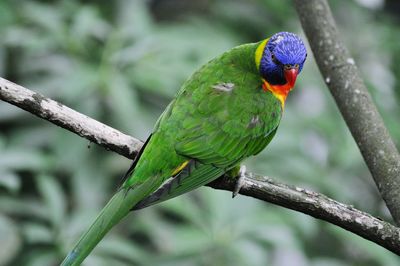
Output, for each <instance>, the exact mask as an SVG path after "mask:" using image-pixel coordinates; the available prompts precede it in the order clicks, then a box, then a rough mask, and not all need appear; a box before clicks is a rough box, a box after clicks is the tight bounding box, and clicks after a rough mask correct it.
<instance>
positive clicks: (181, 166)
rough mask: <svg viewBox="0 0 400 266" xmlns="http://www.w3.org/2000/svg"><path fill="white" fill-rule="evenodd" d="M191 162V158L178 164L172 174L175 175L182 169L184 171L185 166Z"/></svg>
mask: <svg viewBox="0 0 400 266" xmlns="http://www.w3.org/2000/svg"><path fill="white" fill-rule="evenodd" d="M188 163H189V160H187V161H185V162H183V164H181V165H180V166H178V167H177V168H176V169H175V170H174V172H172V174H171V176H175V175H177V174H178V173H179V172H180V171H182V169H183V168H185V166H186V165H187V164H188Z"/></svg>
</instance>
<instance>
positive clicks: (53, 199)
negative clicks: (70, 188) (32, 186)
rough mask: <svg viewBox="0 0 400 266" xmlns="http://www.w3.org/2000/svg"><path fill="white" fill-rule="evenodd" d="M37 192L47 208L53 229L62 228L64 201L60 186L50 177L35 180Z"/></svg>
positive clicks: (39, 177)
mask: <svg viewBox="0 0 400 266" xmlns="http://www.w3.org/2000/svg"><path fill="white" fill-rule="evenodd" d="M36 182H37V186H38V190H39V192H40V194H41V196H42V198H43V200H44V202H45V204H46V206H47V209H48V216H49V219H50V221H51V222H52V224H53V226H54V227H55V228H59V227H62V226H63V221H64V215H65V210H66V200H65V196H64V192H63V190H62V188H61V186H60V184H59V183H58V182H57V181H56V180H55V179H54V178H52V177H51V176H48V175H40V176H38V177H37V178H36Z"/></svg>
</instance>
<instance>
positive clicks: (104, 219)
mask: <svg viewBox="0 0 400 266" xmlns="http://www.w3.org/2000/svg"><path fill="white" fill-rule="evenodd" d="M155 183H156V182H154V179H153V178H150V179H149V180H148V181H146V182H144V183H143V184H140V185H138V186H136V187H135V188H133V189H132V188H122V189H120V190H119V191H118V192H117V193H116V194H115V195H114V196H113V197H112V198H111V200H110V201H109V202H108V203H107V205H106V206H105V207H104V208H103V210H102V211H101V212H100V214H99V216H98V217H97V218H96V220H95V221H94V223H93V224H92V225H91V226H90V228H89V229H88V230H87V231H86V233H85V234H84V235H83V236H82V237H81V239H80V240H79V241H78V243H77V244H76V245H75V247H74V249H73V250H72V251H71V252H70V253H69V254H68V255H67V257H66V258H65V259H64V261H63V262H62V263H61V266H77V265H80V264H81V263H82V261H83V260H84V259H85V258H86V257H87V256H88V255H89V253H90V252H91V251H92V250H93V249H94V247H95V246H96V245H97V244H98V243H99V242H100V240H101V239H102V238H103V237H104V236H105V235H106V234H107V232H108V231H110V230H111V228H112V227H113V226H114V225H115V224H117V223H118V222H119V221H121V220H122V218H124V217H125V216H126V215H127V214H128V213H129V211H130V209H131V208H132V207H133V206H135V205H136V204H137V203H138V202H139V201H140V200H141V199H143V198H144V197H146V196H147V195H149V194H150V193H151V192H152V191H153V190H155V189H156V187H157V184H155Z"/></svg>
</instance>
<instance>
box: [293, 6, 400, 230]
mask: <svg viewBox="0 0 400 266" xmlns="http://www.w3.org/2000/svg"><path fill="white" fill-rule="evenodd" d="M295 5H296V9H297V13H298V14H299V17H300V21H301V24H302V26H303V29H304V31H305V33H306V35H307V38H308V40H309V42H310V46H311V49H312V51H313V53H314V56H315V59H316V61H317V63H318V67H319V69H320V71H321V73H322V75H323V77H324V79H325V82H326V84H327V85H328V87H329V89H330V91H331V94H332V95H333V97H334V99H335V101H336V104H337V105H338V107H339V109H340V112H341V113H342V115H343V118H344V120H345V121H346V123H347V126H348V127H349V129H350V131H351V133H352V135H353V137H354V139H355V141H356V143H357V145H358V147H359V149H360V151H361V153H362V155H363V157H364V160H365V162H366V164H367V165H368V168H369V170H370V172H371V174H372V176H373V178H374V180H375V183H376V185H377V187H378V189H379V191H380V193H381V195H382V198H383V199H384V201H385V202H386V205H387V207H388V209H389V211H390V213H391V214H392V216H393V218H394V220H395V221H396V223H397V224H398V225H400V155H399V152H398V151H397V149H396V146H395V144H394V142H393V140H392V139H391V137H390V135H389V133H388V131H387V129H386V127H385V125H384V123H383V121H382V118H381V116H380V115H379V113H378V111H377V109H376V107H375V105H374V103H373V101H372V98H371V96H370V94H369V93H368V90H367V88H366V87H365V84H364V82H363V80H362V79H361V77H360V75H359V74H358V70H357V67H356V65H355V63H354V59H353V58H352V57H351V56H350V53H349V51H348V50H347V48H346V47H345V45H344V43H343V42H342V41H341V38H340V36H339V33H338V30H337V28H336V25H335V21H334V18H333V16H332V13H331V10H330V8H329V5H328V2H327V1H326V0H308V1H303V0H295Z"/></svg>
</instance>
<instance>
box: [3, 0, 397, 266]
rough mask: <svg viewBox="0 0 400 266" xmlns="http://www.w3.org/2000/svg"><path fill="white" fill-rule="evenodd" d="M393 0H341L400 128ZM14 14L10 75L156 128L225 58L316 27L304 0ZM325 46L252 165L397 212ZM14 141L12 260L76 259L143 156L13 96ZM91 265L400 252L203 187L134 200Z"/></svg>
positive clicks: (30, 4) (123, 120) (7, 110)
mask: <svg viewBox="0 0 400 266" xmlns="http://www.w3.org/2000/svg"><path fill="white" fill-rule="evenodd" d="M389 2H394V1H389ZM389 2H387V3H385V2H384V1H383V0H382V1H366V0H363V1H361V0H358V1H345V0H341V1H331V5H332V8H333V10H334V13H335V16H336V18H337V20H338V22H339V27H340V31H341V32H342V34H343V38H344V40H345V41H346V43H347V44H348V45H349V46H350V49H351V50H352V54H353V55H354V59H355V61H356V62H357V64H358V65H359V66H360V70H361V72H362V75H363V76H364V77H365V79H366V82H367V85H368V87H369V89H370V91H371V93H372V94H373V96H374V100H375V102H376V103H377V105H378V108H379V110H380V112H381V113H382V115H383V117H384V119H385V122H386V124H387V125H388V127H389V130H390V133H391V134H392V136H393V137H394V139H395V140H396V141H397V143H399V142H400V124H399V115H400V108H399V104H398V102H399V98H400V93H399V91H400V90H399V86H400V85H399V83H398V82H397V78H399V77H400V72H399V68H398V63H397V62H398V59H399V58H400V46H399V45H398V44H399V41H400V37H399V36H400V29H399V27H398V25H399V20H398V19H399V18H398V17H397V18H396V17H395V16H394V15H393V14H392V15H391V14H389V13H388V10H387V9H384V7H385V4H388V3H389ZM368 3H378V4H379V3H381V4H382V5H381V6H379V5H378V6H371V5H367V4H368ZM0 27H1V28H0V36H1V37H0V76H2V77H5V78H8V79H10V80H12V81H14V82H17V83H20V84H22V85H24V86H26V87H28V88H30V89H33V90H36V91H38V92H40V93H42V94H44V95H46V96H48V97H51V98H53V99H55V100H58V101H60V102H62V103H64V104H66V105H68V106H70V107H72V108H74V109H76V110H78V111H80V112H82V113H85V114H87V115H89V116H91V117H94V118H95V119H98V120H100V121H102V122H104V123H106V124H109V125H110V126H113V127H115V128H117V129H120V130H122V131H124V132H127V133H129V134H131V135H133V136H135V137H138V138H141V139H145V138H146V136H147V135H148V134H149V133H150V132H151V129H152V126H153V124H154V122H155V121H156V119H157V117H158V116H159V115H160V113H161V112H162V110H163V108H164V107H165V106H166V104H167V103H168V101H169V100H170V99H171V98H172V97H173V96H174V94H175V92H176V91H177V90H178V88H179V86H180V84H182V82H183V81H184V80H185V79H186V78H187V77H188V76H189V75H190V74H191V73H192V72H193V71H194V70H195V69H196V68H198V67H199V66H201V65H202V64H204V63H206V62H207V61H208V60H209V59H211V58H213V57H214V56H216V55H218V54H219V53H221V52H223V51H225V50H227V49H229V48H231V47H233V46H236V45H238V44H241V43H246V42H254V41H258V40H260V39H262V38H265V37H268V36H269V35H271V34H272V33H274V32H277V31H294V32H298V33H299V34H302V32H301V28H300V25H299V21H298V19H297V16H296V13H295V11H294V8H293V6H292V2H291V1H289V0H285V1H274V0H269V1H268V0H247V1H246V0H234V1H228V0H221V1H212V0H197V1H193V0H192V1H184V0H159V1H156V0H153V1H139V0H137V1H128V0H119V1H83V0H82V1H78V0H72V1H67V0H64V1H28V0H25V1H24V0H16V1H11V0H10V1H6V0H5V1H1V2H0ZM309 55H310V56H309V59H308V62H307V64H306V66H305V69H304V71H303V73H302V75H301V77H300V78H299V81H298V84H297V87H296V89H295V90H294V91H293V93H292V94H291V95H290V97H289V99H288V103H287V105H286V106H287V108H286V111H285V115H284V119H283V121H282V125H281V127H280V129H279V132H278V134H277V136H276V138H275V139H274V141H273V142H272V143H271V145H270V147H269V148H268V149H266V150H265V151H264V152H263V153H262V154H261V155H259V156H257V157H255V158H252V159H251V160H248V161H247V162H246V165H248V168H250V169H251V170H252V171H255V172H258V173H262V174H266V175H270V176H273V177H275V178H277V179H279V180H282V181H283V182H287V183H290V184H296V185H298V186H303V187H307V188H310V189H313V190H316V191H319V192H321V193H324V194H326V195H328V196H330V197H332V198H335V199H337V200H339V201H342V202H344V203H347V204H352V205H354V206H355V207H357V208H359V209H362V210H365V211H368V212H370V213H372V214H373V215H376V216H379V217H382V218H383V219H386V220H390V217H389V214H388V211H387V209H386V207H385V205H384V204H383V202H382V200H381V199H380V197H379V195H378V192H377V189H376V187H375V185H374V183H373V181H372V178H371V177H370V175H369V173H368V170H367V169H366V167H365V165H364V163H363V160H362V158H361V155H360V153H359V151H358V149H357V147H356V145H355V143H354V141H353V139H352V138H351V136H350V134H349V132H348V130H347V128H346V125H345V124H344V122H343V121H342V119H341V116H340V114H339V113H338V109H337V107H336V106H335V104H334V102H333V101H332V99H331V96H330V95H329V92H328V90H327V88H326V86H325V85H324V81H323V80H322V79H321V77H320V74H319V72H318V69H317V67H316V65H315V62H314V60H313V57H312V53H311V52H309ZM0 151H1V152H0V247H1V248H0V265H26V266H43V265H56V264H57V263H58V262H60V260H61V259H62V257H63V255H65V253H66V252H67V251H68V250H69V248H71V246H72V244H73V243H74V242H75V241H76V240H77V238H78V237H79V235H80V234H81V233H82V232H83V230H85V229H86V228H87V227H88V226H89V224H90V223H91V222H92V221H93V219H94V218H95V216H96V214H97V213H98V212H99V210H100V209H101V207H102V206H103V205H104V204H105V202H106V201H107V200H108V199H109V198H110V196H111V195H112V193H113V192H114V191H115V190H116V188H117V185H118V183H119V178H120V177H121V176H122V175H123V174H124V171H125V170H126V169H127V168H128V166H129V161H128V160H127V159H125V158H122V157H121V156H119V155H117V154H114V153H112V152H108V151H106V150H104V149H102V148H99V147H97V146H96V145H94V144H90V143H88V142H87V141H86V140H83V139H81V138H79V137H77V136H75V135H73V134H72V133H69V132H67V131H65V130H63V129H60V128H57V127H55V126H53V125H51V124H50V123H48V122H46V121H43V120H40V119H38V118H36V117H34V116H32V115H31V114H29V113H26V112H24V111H21V110H19V109H18V108H16V107H14V106H11V105H9V104H7V103H3V102H0ZM85 265H88V266H91V265H96V266H97V265H100V266H101V265H160V266H161V265H162V266H167V265H171V266H172V265H174V266H175V265H178V266H179V265H250V266H252V265H272V266H280V265H294V266H308V265H312V266H344V265H373V266H375V265H376V266H380V265H381V266H390V265H400V259H399V258H398V257H397V256H395V255H393V254H392V253H390V252H389V251H386V250H385V249H383V248H380V247H379V246H377V245H375V244H373V243H370V242H368V241H366V240H364V239H361V238H359V237H357V236H354V235H353V234H350V233H348V232H346V231H344V230H342V229H339V228H337V227H335V226H333V225H330V224H327V223H325V222H321V221H318V220H315V219H313V218H311V217H308V216H306V215H303V214H300V213H296V212H293V211H290V210H286V209H283V208H280V207H276V206H273V205H271V204H266V203H263V202H260V201H257V200H254V199H250V198H246V197H243V196H239V197H237V198H235V199H234V200H232V199H231V197H230V194H229V193H228V192H222V191H215V190H212V189H210V188H201V189H199V190H197V191H195V192H192V193H189V194H187V195H184V196H182V197H179V198H177V199H174V200H171V201H169V202H166V203H163V204H160V205H158V206H154V207H151V208H148V209H145V210H142V211H139V212H135V213H132V214H131V215H130V216H129V217H128V218H127V219H125V220H124V222H123V223H122V224H121V225H119V226H118V227H117V228H115V230H113V231H112V232H111V233H110V234H109V235H108V236H107V237H106V238H105V239H104V241H102V242H101V244H100V245H99V247H98V248H97V249H96V250H95V252H94V253H93V254H92V255H91V256H90V257H89V258H88V259H87V261H86V263H85Z"/></svg>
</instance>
